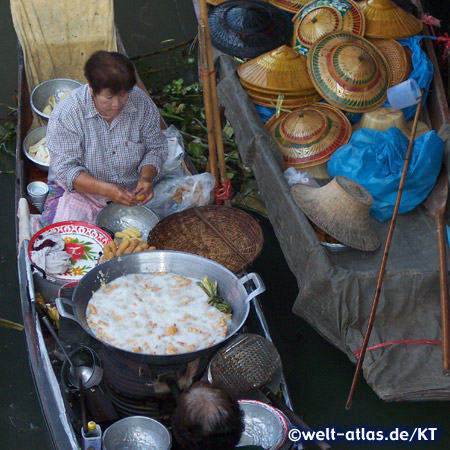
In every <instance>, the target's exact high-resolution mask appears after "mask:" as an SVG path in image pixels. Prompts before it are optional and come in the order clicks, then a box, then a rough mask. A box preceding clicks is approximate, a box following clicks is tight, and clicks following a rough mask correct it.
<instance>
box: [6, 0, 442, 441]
mask: <svg viewBox="0 0 450 450" xmlns="http://www.w3.org/2000/svg"><path fill="white" fill-rule="evenodd" d="M50 4H51V2H49V5H50ZM448 4H449V3H448V2H439V3H438V2H428V6H429V7H430V8H431V10H427V12H430V13H432V14H433V15H435V16H436V17H439V10H440V11H441V14H440V15H441V16H444V15H445V14H446V13H445V11H446V7H445V6H446V5H447V6H448ZM115 8H116V22H117V24H118V28H119V30H120V31H121V36H122V39H123V41H124V43H125V47H126V48H127V51H128V53H129V55H130V56H134V55H142V54H145V53H150V52H154V51H156V50H158V49H160V48H162V47H165V46H167V45H170V44H171V43H176V42H182V41H185V40H188V39H191V38H192V37H193V36H194V35H195V32H196V22H195V17H194V12H193V9H192V4H191V1H190V0H165V1H164V2H162V1H160V0H133V1H129V0H128V1H127V0H116V2H115ZM0 25H1V27H0V30H1V31H0V34H1V38H2V44H1V46H0V55H1V60H2V61H3V69H2V83H1V86H0V103H2V104H6V105H14V96H15V93H16V89H17V80H16V73H17V59H16V40H15V39H16V38H15V33H14V29H13V27H12V22H11V17H10V11H9V2H7V1H2V2H0ZM167 40H173V41H170V42H169V43H168V42H163V41H167ZM0 111H1V113H0V115H2V116H4V115H5V114H6V112H7V109H6V108H5V107H3V106H0ZM0 192H1V193H2V196H1V199H0V202H1V207H2V208H1V209H2V232H1V233H0V245H1V249H2V250H1V251H0V317H2V318H5V319H8V320H12V321H15V322H19V323H20V322H21V313H20V308H19V298H18V288H17V273H16V253H15V242H14V177H13V175H7V174H2V175H0ZM259 220H260V223H261V226H262V228H263V230H264V237H265V241H264V248H263V251H262V254H261V256H260V257H259V259H258V260H257V261H256V262H255V264H254V267H253V269H254V271H255V272H257V273H259V274H260V275H261V277H262V279H263V280H264V282H265V284H266V288H267V290H266V292H265V293H264V294H263V295H262V296H261V301H262V306H263V309H264V311H265V313H266V318H267V321H268V324H269V328H270V330H271V334H272V338H273V340H274V342H275V345H276V347H277V348H278V351H279V352H280V354H281V359H282V362H283V366H284V372H285V376H286V380H287V384H288V387H289V390H290V393H291V397H292V400H293V404H294V407H295V410H296V412H297V413H298V414H299V415H302V416H303V418H304V420H305V422H306V423H308V424H309V425H310V426H311V427H312V428H315V429H325V428H326V427H335V428H336V429H337V430H338V431H348V430H356V429H357V428H363V427H364V428H365V429H366V430H369V429H370V430H383V431H385V432H390V431H395V430H396V429H398V430H403V429H406V430H412V429H414V428H415V427H436V428H437V429H438V431H437V440H435V441H433V442H430V441H428V442H423V441H422V442H413V443H409V442H406V443H405V442H395V443H394V442H390V443H388V442H383V443H382V444H380V443H377V444H372V445H364V444H363V443H362V442H361V441H359V442H358V441H356V440H355V441H354V442H352V443H351V442H342V441H341V442H338V443H335V444H334V445H333V448H337V449H365V448H371V449H374V448H381V449H394V448H395V449H396V448H405V449H406V448H408V449H409V448H412V449H442V450H444V449H449V448H450V408H449V404H448V402H412V403H385V402H383V401H381V400H380V399H378V397H377V396H376V395H375V394H374V392H373V391H372V390H371V389H370V388H369V387H368V386H367V384H366V383H365V381H364V380H363V379H361V380H360V382H359V384H358V387H357V390H356V396H355V400H354V403H353V406H352V409H351V410H350V411H346V410H345V407H344V406H345V402H346V399H347V396H348V393H349V389H350V385H351V382H352V378H353V374H354V370H355V366H354V365H353V364H352V363H351V362H350V361H349V360H348V358H347V357H346V356H345V355H344V354H343V353H342V352H340V351H339V350H337V349H336V348H335V347H334V346H333V345H331V344H330V343H328V342H327V341H325V340H324V339H323V338H322V337H321V336H319V335H318V334H317V333H316V332H315V331H314V330H313V329H312V328H311V327H310V326H309V325H308V324H307V323H305V322H304V321H303V320H301V319H300V318H299V317H297V316H295V315H294V314H293V313H292V312H291V308H292V305H293V303H294V301H295V298H296V296H297V292H298V288H297V284H296V280H295V278H294V276H293V275H292V273H291V272H290V270H289V268H288V266H287V264H286V261H285V260H284V257H283V255H282V253H281V250H280V247H279V245H278V242H277V240H276V238H275V236H274V234H273V231H272V228H271V226H270V223H269V222H268V221H267V220H266V219H264V218H260V219H259ZM0 436H1V437H0V450H13V449H29V450H47V449H49V448H50V446H49V440H48V437H47V433H46V425H45V423H44V421H43V418H42V416H41V414H40V406H39V401H38V399H37V397H36V394H35V390H34V385H33V381H32V378H31V374H30V371H29V365H28V360H27V354H26V348H25V343H24V336H23V334H22V332H19V331H15V330H11V329H7V328H2V327H0ZM428 437H429V435H428Z"/></svg>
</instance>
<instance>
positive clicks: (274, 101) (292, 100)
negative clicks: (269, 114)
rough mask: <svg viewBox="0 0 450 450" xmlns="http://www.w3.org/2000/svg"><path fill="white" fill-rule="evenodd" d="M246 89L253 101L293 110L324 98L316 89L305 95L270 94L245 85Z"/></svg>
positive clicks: (258, 103) (262, 104)
mask: <svg viewBox="0 0 450 450" xmlns="http://www.w3.org/2000/svg"><path fill="white" fill-rule="evenodd" d="M244 90H245V92H246V93H247V95H248V96H249V97H250V99H251V100H252V102H253V103H256V104H257V105H261V106H267V107H269V108H276V107H277V106H279V107H281V108H283V109H289V110H291V109H295V108H299V107H300V106H304V105H309V104H310V103H315V102H318V101H320V100H322V97H321V95H320V94H319V93H318V92H317V91H316V90H314V92H313V93H310V94H305V95H283V94H269V93H262V92H258V91H254V90H253V89H249V88H246V87H244Z"/></svg>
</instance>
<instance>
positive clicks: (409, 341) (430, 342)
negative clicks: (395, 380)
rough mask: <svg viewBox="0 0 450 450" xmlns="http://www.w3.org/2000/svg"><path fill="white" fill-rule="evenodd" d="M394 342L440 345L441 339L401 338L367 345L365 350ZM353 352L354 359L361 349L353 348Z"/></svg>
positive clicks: (357, 356)
mask: <svg viewBox="0 0 450 450" xmlns="http://www.w3.org/2000/svg"><path fill="white" fill-rule="evenodd" d="M394 344H431V345H441V344H442V342H441V341H431V340H428V339H402V340H400V341H389V342H382V343H381V344H377V345H373V346H372V347H368V348H367V349H366V350H367V351H368V350H376V349H378V348H382V347H387V346H388V345H394ZM353 353H354V354H355V357H356V359H359V355H360V354H361V349H358V350H355V351H354V352H353Z"/></svg>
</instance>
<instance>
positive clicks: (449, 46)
mask: <svg viewBox="0 0 450 450" xmlns="http://www.w3.org/2000/svg"><path fill="white" fill-rule="evenodd" d="M436 42H437V44H444V52H443V53H442V62H443V63H445V60H446V59H447V58H448V57H449V56H450V37H449V36H448V33H444V34H443V35H442V36H438V37H437V38H436Z"/></svg>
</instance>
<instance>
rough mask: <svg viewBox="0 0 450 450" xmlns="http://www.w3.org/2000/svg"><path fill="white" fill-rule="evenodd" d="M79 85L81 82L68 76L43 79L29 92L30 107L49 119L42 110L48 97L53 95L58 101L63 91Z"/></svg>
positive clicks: (46, 103)
mask: <svg viewBox="0 0 450 450" xmlns="http://www.w3.org/2000/svg"><path fill="white" fill-rule="evenodd" d="M80 86H81V83H79V82H78V81H75V80H70V79H68V78H54V79H53V80H47V81H44V82H43V83H40V84H38V85H37V86H36V87H35V88H34V89H33V90H32V92H31V96H30V103H31V108H32V109H33V111H34V112H35V113H36V114H38V115H39V116H41V117H44V118H45V119H49V118H50V116H49V115H47V114H44V113H43V112H42V111H44V108H45V107H46V106H47V105H48V99H49V98H50V97H51V96H52V95H54V96H55V100H56V102H58V101H59V99H60V98H61V96H62V95H63V94H64V93H65V92H67V91H71V90H73V89H76V88H78V87H80Z"/></svg>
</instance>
